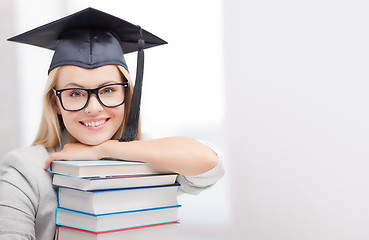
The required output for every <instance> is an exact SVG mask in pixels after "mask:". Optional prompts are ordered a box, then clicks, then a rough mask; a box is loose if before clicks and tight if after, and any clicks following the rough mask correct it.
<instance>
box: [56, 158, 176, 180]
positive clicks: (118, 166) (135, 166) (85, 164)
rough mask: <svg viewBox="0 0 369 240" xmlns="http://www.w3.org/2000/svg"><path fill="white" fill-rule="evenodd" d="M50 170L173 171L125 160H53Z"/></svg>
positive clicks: (93, 172) (94, 172) (101, 172)
mask: <svg viewBox="0 0 369 240" xmlns="http://www.w3.org/2000/svg"><path fill="white" fill-rule="evenodd" d="M50 171H51V172H53V173H58V174H64V175H73V176H78V177H96V176H102V177H105V176H115V175H138V174H163V173H172V172H170V171H168V170H166V169H164V168H160V167H157V166H154V165H152V164H149V163H144V162H131V161H123V160H97V161H92V160H90V161H53V162H52V163H51V165H50Z"/></svg>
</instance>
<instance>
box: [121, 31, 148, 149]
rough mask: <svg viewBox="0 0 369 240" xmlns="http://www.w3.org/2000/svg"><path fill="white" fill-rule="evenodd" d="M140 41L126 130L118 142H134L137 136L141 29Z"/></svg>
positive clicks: (140, 80)
mask: <svg viewBox="0 0 369 240" xmlns="http://www.w3.org/2000/svg"><path fill="white" fill-rule="evenodd" d="M140 36H141V39H140V40H138V53H137V70H136V81H135V87H134V89H133V95H132V100H131V108H130V111H129V115H128V119H127V124H126V129H125V131H124V133H123V135H122V137H121V138H120V139H119V141H120V142H129V141H134V140H136V138H137V134H138V122H139V119H140V105H141V93H142V81H143V70H144V57H145V56H144V50H143V48H144V46H145V41H144V40H143V37H142V29H141V27H140Z"/></svg>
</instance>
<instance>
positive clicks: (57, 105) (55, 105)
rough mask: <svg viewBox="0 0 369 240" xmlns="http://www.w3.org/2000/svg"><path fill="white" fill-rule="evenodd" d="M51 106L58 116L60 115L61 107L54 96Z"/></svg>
mask: <svg viewBox="0 0 369 240" xmlns="http://www.w3.org/2000/svg"><path fill="white" fill-rule="evenodd" d="M52 101H53V105H54V107H55V109H56V112H57V113H58V114H59V115H60V114H61V106H60V102H59V101H58V98H57V97H56V96H53V100H52Z"/></svg>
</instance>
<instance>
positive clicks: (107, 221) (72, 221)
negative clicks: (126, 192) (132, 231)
mask: <svg viewBox="0 0 369 240" xmlns="http://www.w3.org/2000/svg"><path fill="white" fill-rule="evenodd" d="M179 207H181V206H180V205H175V206H168V207H161V208H150V209H140V210H135V211H126V212H117V213H110V214H99V215H93V214H88V213H83V212H78V211H73V210H69V209H63V208H57V209H56V214H55V223H56V224H57V225H60V226H67V227H73V228H77V229H81V230H87V231H91V232H105V231H112V230H119V229H127V228H134V227H143V226H149V225H157V224H163V223H170V222H179V219H178V208H179Z"/></svg>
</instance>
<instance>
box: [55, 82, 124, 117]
mask: <svg viewBox="0 0 369 240" xmlns="http://www.w3.org/2000/svg"><path fill="white" fill-rule="evenodd" d="M128 86H129V84H128V82H123V83H112V84H107V85H104V86H101V87H98V88H94V89H87V88H65V89H59V90H56V89H54V94H55V95H56V96H58V98H59V101H60V104H61V106H62V107H63V109H64V110H65V111H70V112H77V111H80V110H82V109H84V108H85V107H86V106H87V105H88V102H89V100H90V96H91V94H95V95H96V97H97V99H98V101H99V102H100V103H101V104H102V105H103V106H104V107H108V108H113V107H118V106H120V105H122V104H123V103H124V100H125V96H126V92H127V88H128Z"/></svg>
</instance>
